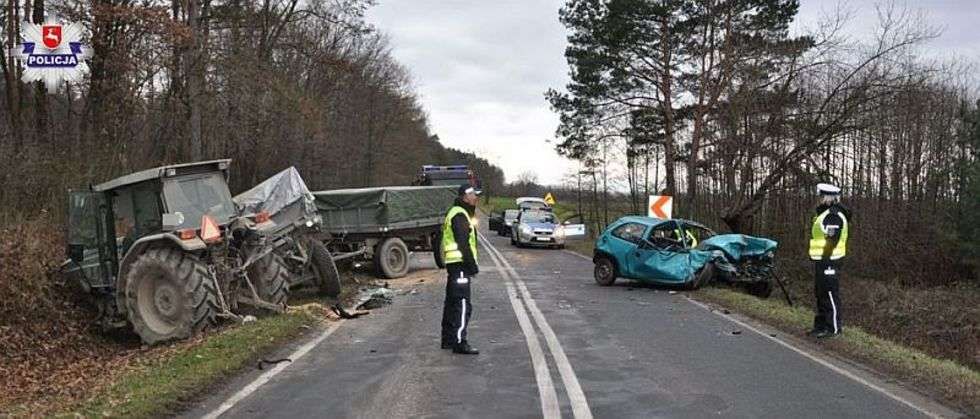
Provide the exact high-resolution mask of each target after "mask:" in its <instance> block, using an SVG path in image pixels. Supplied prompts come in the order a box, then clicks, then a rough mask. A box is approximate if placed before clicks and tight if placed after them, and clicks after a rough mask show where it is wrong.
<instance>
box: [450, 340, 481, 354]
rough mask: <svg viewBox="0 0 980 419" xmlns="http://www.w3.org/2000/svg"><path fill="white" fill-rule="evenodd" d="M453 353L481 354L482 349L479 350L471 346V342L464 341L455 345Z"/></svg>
mask: <svg viewBox="0 0 980 419" xmlns="http://www.w3.org/2000/svg"><path fill="white" fill-rule="evenodd" d="M453 353H454V354H463V355H479V354H480V351H479V350H477V349H476V348H474V347H472V346H470V344H469V343H467V342H463V343H460V344H456V345H454V346H453Z"/></svg>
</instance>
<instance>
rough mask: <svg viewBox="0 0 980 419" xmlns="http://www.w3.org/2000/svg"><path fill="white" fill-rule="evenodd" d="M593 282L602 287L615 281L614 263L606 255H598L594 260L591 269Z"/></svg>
mask: <svg viewBox="0 0 980 419" xmlns="http://www.w3.org/2000/svg"><path fill="white" fill-rule="evenodd" d="M593 275H594V276H595V282H596V283H597V284H599V285H602V286H604V287H608V286H610V285H612V284H613V283H615V282H616V263H615V262H613V261H612V259H609V258H608V257H606V256H599V258H598V259H596V261H595V269H594V270H593Z"/></svg>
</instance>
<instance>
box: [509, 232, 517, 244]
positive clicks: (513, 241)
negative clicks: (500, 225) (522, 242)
mask: <svg viewBox="0 0 980 419" xmlns="http://www.w3.org/2000/svg"><path fill="white" fill-rule="evenodd" d="M510 245H511V246H517V240H514V235H513V234H511V235H510Z"/></svg>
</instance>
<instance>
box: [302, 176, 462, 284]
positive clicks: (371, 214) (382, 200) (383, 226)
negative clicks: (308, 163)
mask: <svg viewBox="0 0 980 419" xmlns="http://www.w3.org/2000/svg"><path fill="white" fill-rule="evenodd" d="M313 196H314V199H315V204H316V208H317V212H318V213H319V215H320V220H321V228H322V230H323V231H324V232H326V233H329V238H328V239H326V241H325V243H324V244H325V245H326V246H327V248H328V249H329V250H330V252H331V253H334V254H355V253H356V254H357V258H359V259H361V260H365V261H370V262H371V263H372V264H373V265H374V268H375V272H376V273H377V274H378V275H379V276H382V277H384V278H400V277H403V276H405V275H406V274H407V273H408V268H409V255H410V254H411V252H412V251H423V252H432V253H433V257H434V259H435V261H436V266H438V267H440V268H443V267H445V263H444V261H443V255H442V251H441V248H440V244H441V243H442V224H443V221H444V219H445V216H446V211H447V210H448V209H449V208H450V207H451V206H452V204H453V201H454V199H455V198H456V188H455V187H453V186H386V187H377V188H361V189H339V190H330V191H320V192H314V193H313ZM348 260H350V259H348Z"/></svg>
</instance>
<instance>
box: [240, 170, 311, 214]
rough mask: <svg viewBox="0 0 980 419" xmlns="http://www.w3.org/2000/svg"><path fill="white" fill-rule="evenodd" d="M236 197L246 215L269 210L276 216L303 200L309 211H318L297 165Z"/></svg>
mask: <svg viewBox="0 0 980 419" xmlns="http://www.w3.org/2000/svg"><path fill="white" fill-rule="evenodd" d="M234 199H235V203H236V204H238V207H239V208H241V209H242V211H243V212H242V213H243V215H245V216H252V215H255V214H257V213H259V212H261V211H267V212H268V213H269V215H272V216H273V217H274V218H275V215H276V214H277V213H279V211H281V210H282V209H283V208H286V207H289V206H290V205H292V204H293V203H295V202H297V201H300V202H303V205H304V206H305V207H306V212H307V213H310V214H312V213H314V211H316V207H315V206H314V204H313V195H312V194H311V193H310V190H309V188H307V187H306V182H303V178H302V177H300V175H299V171H297V170H296V168H295V167H289V168H288V169H286V170H283V171H281V172H279V173H276V174H275V175H274V176H272V177H270V178H268V179H266V180H265V181H263V182H262V183H260V184H258V185H256V186H255V187H254V188H252V189H249V190H247V191H245V192H242V193H241V194H239V195H238V196H236V197H235V198H234Z"/></svg>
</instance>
